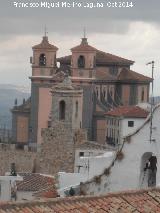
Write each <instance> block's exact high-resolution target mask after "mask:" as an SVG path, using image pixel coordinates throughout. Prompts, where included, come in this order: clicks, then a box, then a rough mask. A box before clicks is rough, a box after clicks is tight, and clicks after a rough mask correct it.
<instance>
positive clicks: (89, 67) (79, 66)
mask: <svg viewBox="0 0 160 213" xmlns="http://www.w3.org/2000/svg"><path fill="white" fill-rule="evenodd" d="M71 51H72V61H71V67H72V77H73V78H77V77H78V78H82V79H83V78H91V79H92V78H94V77H95V66H96V52H97V50H96V48H94V47H92V46H90V45H89V44H88V41H87V38H86V36H85V34H84V37H83V38H82V41H81V44H80V45H78V46H76V47H73V48H72V49H71Z"/></svg>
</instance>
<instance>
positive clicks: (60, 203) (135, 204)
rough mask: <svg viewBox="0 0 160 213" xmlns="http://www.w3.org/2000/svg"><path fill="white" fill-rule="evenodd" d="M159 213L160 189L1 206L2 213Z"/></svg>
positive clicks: (0, 212)
mask: <svg viewBox="0 0 160 213" xmlns="http://www.w3.org/2000/svg"><path fill="white" fill-rule="evenodd" d="M7 212H10V213H17V212H22V213H23V212H27V213H37V212H39V213H42V212H43V213H48V212H53V213H54V212H55V213H58V212H59V213H76V212H77V213H87V212H88V213H89V212H93V213H102V212H103V213H105V212H106V213H111V212H112V213H113V212H115V213H116V212H117V213H118V212H121V213H131V212H135V213H140V212H143V213H149V212H154V213H159V212H160V189H159V188H153V189H151V188H150V189H147V190H136V191H126V192H120V193H112V194H107V195H103V196H97V197H95V196H87V197H85V196H82V197H70V198H56V199H48V200H45V201H32V202H19V203H18V202H17V203H11V202H7V203H0V213H7Z"/></svg>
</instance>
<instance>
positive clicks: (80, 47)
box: [71, 38, 97, 51]
mask: <svg viewBox="0 0 160 213" xmlns="http://www.w3.org/2000/svg"><path fill="white" fill-rule="evenodd" d="M71 51H97V49H96V48H94V47H92V46H90V45H89V44H88V42H87V38H82V42H81V44H80V45H78V46H76V47H73V48H72V49H71Z"/></svg>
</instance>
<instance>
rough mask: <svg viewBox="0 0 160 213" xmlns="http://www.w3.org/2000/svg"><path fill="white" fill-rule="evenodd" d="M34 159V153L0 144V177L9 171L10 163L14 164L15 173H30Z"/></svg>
mask: <svg viewBox="0 0 160 213" xmlns="http://www.w3.org/2000/svg"><path fill="white" fill-rule="evenodd" d="M35 158H36V153H35V152H29V151H28V150H18V149H15V145H5V144H0V175H4V174H5V172H9V171H10V167H11V163H15V165H16V170H17V172H32V171H33V169H34V162H35Z"/></svg>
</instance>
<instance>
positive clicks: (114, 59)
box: [96, 50, 134, 64]
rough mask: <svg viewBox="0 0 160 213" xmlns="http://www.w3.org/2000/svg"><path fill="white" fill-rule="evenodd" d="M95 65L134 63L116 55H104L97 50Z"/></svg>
mask: <svg viewBox="0 0 160 213" xmlns="http://www.w3.org/2000/svg"><path fill="white" fill-rule="evenodd" d="M96 58H97V60H96V62H97V64H106V63H117V64H118V63H123V64H133V63H134V61H131V60H128V59H125V58H122V57H119V56H117V55H112V54H110V53H106V52H103V51H100V50H97V55H96Z"/></svg>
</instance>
